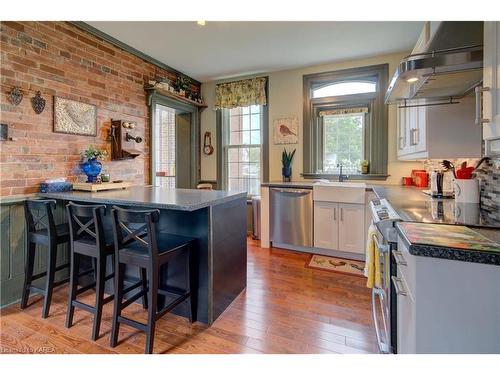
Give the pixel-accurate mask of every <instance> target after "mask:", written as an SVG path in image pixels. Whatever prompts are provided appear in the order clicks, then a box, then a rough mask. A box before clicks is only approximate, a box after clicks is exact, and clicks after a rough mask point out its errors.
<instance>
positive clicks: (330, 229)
mask: <svg viewBox="0 0 500 375" xmlns="http://www.w3.org/2000/svg"><path fill="white" fill-rule="evenodd" d="M338 218H339V204H338V203H331V202H314V247H320V248H322V249H331V250H337V249H338Z"/></svg>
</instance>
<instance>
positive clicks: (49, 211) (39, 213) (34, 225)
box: [20, 199, 69, 319]
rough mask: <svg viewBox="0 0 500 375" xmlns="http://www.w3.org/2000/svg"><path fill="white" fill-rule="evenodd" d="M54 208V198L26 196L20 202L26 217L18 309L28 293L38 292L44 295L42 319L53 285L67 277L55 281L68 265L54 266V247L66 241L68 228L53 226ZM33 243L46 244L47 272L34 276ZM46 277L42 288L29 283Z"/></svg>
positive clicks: (50, 299)
mask: <svg viewBox="0 0 500 375" xmlns="http://www.w3.org/2000/svg"><path fill="white" fill-rule="evenodd" d="M55 208H56V201H55V200H47V199H39V200H32V199H28V200H26V201H24V213H25V219H26V231H27V241H26V245H27V246H26V247H27V249H26V264H25V272H24V284H23V292H22V297H21V306H20V307H21V309H25V308H26V306H27V305H28V299H29V297H30V294H31V292H38V293H40V294H42V295H43V296H44V301H43V309H42V318H44V319H45V318H47V317H48V316H49V311H50V304H51V302H52V291H53V289H54V288H55V287H57V286H59V285H61V284H64V283H66V282H67V281H68V279H67V278H66V279H63V280H60V281H58V282H55V281H54V280H55V274H56V272H57V271H61V270H63V269H65V268H68V266H69V264H63V265H60V266H56V258H57V247H58V245H60V244H64V243H67V242H68V240H69V231H68V225H67V224H60V225H56V224H55V221H54V215H53V210H54V209H55ZM36 245H42V246H47V248H48V252H47V271H45V272H41V273H39V274H36V275H34V274H33V269H34V264H35V252H36V251H37V247H36ZM42 277H46V281H45V289H42V288H38V287H35V286H33V285H32V283H33V281H35V280H37V279H39V278H42Z"/></svg>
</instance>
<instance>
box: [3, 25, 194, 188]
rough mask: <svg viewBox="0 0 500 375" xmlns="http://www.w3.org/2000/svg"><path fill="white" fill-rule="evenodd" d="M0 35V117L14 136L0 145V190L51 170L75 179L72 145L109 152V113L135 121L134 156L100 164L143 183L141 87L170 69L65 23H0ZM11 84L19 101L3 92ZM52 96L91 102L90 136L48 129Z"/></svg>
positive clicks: (30, 183) (145, 132)
mask: <svg viewBox="0 0 500 375" xmlns="http://www.w3.org/2000/svg"><path fill="white" fill-rule="evenodd" d="M0 34H1V45H0V46H1V47H0V53H1V71H0V74H1V81H0V82H1V94H0V108H1V116H0V120H1V122H2V123H7V124H8V125H9V136H11V137H14V138H15V139H16V140H15V141H13V142H10V141H8V142H2V143H1V145H0V147H1V152H0V168H1V181H0V186H1V190H0V196H8V195H15V194H26V193H33V192H36V191H37V190H38V184H39V183H40V182H42V181H44V180H45V179H47V178H52V177H67V178H69V180H71V181H76V180H77V179H78V177H79V176H80V177H81V172H80V171H79V168H78V163H79V160H80V156H79V153H80V151H82V150H83V149H85V148H86V147H88V145H90V144H92V145H94V146H95V147H99V148H105V149H107V150H108V153H110V151H111V148H110V143H109V142H107V140H106V138H107V135H108V130H109V127H110V124H111V119H112V118H113V119H124V120H128V121H134V122H136V123H137V127H136V129H134V133H136V134H137V135H140V136H141V137H143V139H144V142H143V143H141V144H136V143H135V142H131V143H128V144H126V145H127V148H134V149H136V150H138V151H140V152H141V153H142V155H141V156H139V157H137V158H136V159H133V160H126V161H110V160H109V158H108V160H106V161H105V162H104V169H105V170H107V171H109V173H110V174H111V178H112V179H123V180H127V181H133V182H134V183H148V182H149V179H150V172H149V164H150V160H149V147H150V144H149V123H148V116H149V114H148V107H147V103H146V94H145V91H144V88H143V87H144V84H145V83H147V81H148V80H150V79H154V78H155V77H164V76H170V77H171V78H173V79H175V76H172V73H168V72H166V71H164V70H162V69H160V68H158V67H156V66H155V65H153V64H150V63H148V62H145V61H143V60H142V59H140V58H138V57H135V56H133V55H131V54H129V53H127V52H125V51H123V50H121V49H119V48H116V47H114V46H113V45H111V44H109V43H107V42H105V41H103V40H100V39H99V38H96V37H94V36H92V35H90V34H89V33H86V32H84V31H81V30H80V29H78V28H76V27H75V26H72V25H70V24H68V23H65V22H2V23H1V30H0ZM14 86H20V87H21V89H22V91H23V92H24V99H23V101H22V103H21V104H20V105H19V106H14V105H13V104H11V102H10V101H9V99H8V92H10V90H11V89H12V88H13V87H14ZM198 89H199V88H198ZM37 90H40V91H41V92H42V96H43V97H44V98H45V99H46V105H45V110H44V111H43V112H42V113H41V114H40V115H37V114H36V113H35V112H34V111H33V109H32V107H31V102H30V99H31V97H33V96H34V94H35V92H36V91H37ZM54 96H59V97H62V98H67V99H72V100H77V101H81V102H85V103H90V104H94V105H96V106H97V136H96V137H85V136H77V135H67V134H59V133H54V132H53V131H52V129H53V98H54Z"/></svg>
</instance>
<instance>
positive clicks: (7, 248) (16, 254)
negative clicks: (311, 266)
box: [0, 202, 69, 307]
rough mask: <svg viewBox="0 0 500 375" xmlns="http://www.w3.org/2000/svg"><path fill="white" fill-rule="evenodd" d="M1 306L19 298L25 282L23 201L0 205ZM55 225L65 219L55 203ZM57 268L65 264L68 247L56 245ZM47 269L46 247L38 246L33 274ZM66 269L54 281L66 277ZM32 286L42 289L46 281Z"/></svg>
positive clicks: (40, 281) (43, 280) (62, 209)
mask: <svg viewBox="0 0 500 375" xmlns="http://www.w3.org/2000/svg"><path fill="white" fill-rule="evenodd" d="M0 219H1V222H0V246H1V248H0V306H2V307H3V306H6V305H9V304H12V303H14V302H16V301H18V300H20V299H21V293H22V287H23V282H24V263H25V254H26V224H25V219H24V207H23V203H22V202H15V203H12V202H11V203H2V204H0ZM54 219H55V221H56V224H60V223H64V222H65V220H66V217H65V211H64V206H63V205H62V204H58V206H57V208H56V210H55V211H54ZM57 250H58V252H57V265H61V264H65V263H67V262H68V259H69V256H68V245H67V244H63V245H59V247H58V249H57ZM46 269H47V248H46V247H45V246H39V247H38V246H37V251H36V256H35V269H34V273H35V274H37V273H40V272H44V271H45V270H46ZM68 274H69V270H61V271H58V272H57V273H56V280H61V279H63V278H65V277H67V276H68ZM33 285H36V286H38V287H41V288H45V278H40V279H38V280H36V281H35V282H34V283H33Z"/></svg>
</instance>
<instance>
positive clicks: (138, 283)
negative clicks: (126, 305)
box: [123, 281, 142, 294]
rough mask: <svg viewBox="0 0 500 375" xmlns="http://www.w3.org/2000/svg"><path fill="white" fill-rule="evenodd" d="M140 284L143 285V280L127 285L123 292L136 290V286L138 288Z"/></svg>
mask: <svg viewBox="0 0 500 375" xmlns="http://www.w3.org/2000/svg"><path fill="white" fill-rule="evenodd" d="M140 286H142V281H138V282H136V283H135V284H132V285H130V286H128V287H126V288H125V289H123V294H127V293H128V292H130V291H131V290H134V289H135V288H138V287H140Z"/></svg>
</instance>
